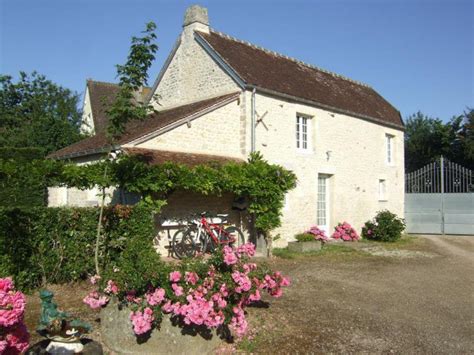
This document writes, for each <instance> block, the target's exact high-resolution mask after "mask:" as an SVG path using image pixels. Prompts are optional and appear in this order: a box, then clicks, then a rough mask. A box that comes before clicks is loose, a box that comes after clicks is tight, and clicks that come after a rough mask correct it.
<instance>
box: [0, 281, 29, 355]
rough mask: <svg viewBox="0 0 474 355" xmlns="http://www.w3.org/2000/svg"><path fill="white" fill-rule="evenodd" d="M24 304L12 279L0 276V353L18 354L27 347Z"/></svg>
mask: <svg viewBox="0 0 474 355" xmlns="http://www.w3.org/2000/svg"><path fill="white" fill-rule="evenodd" d="M25 305H26V301H25V295H24V294H23V293H21V292H20V291H16V290H15V285H14V284H13V281H12V279H11V278H9V277H7V278H0V354H20V353H21V352H23V351H25V350H26V349H27V348H28V342H29V334H28V331H27V330H26V326H25V324H24V322H23V316H24V313H25Z"/></svg>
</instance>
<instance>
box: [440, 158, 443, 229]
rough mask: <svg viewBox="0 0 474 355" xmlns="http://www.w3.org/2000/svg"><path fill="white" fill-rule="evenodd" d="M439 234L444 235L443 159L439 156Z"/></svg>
mask: <svg viewBox="0 0 474 355" xmlns="http://www.w3.org/2000/svg"><path fill="white" fill-rule="evenodd" d="M440 165H441V234H442V235H444V157H443V156H441V159H440Z"/></svg>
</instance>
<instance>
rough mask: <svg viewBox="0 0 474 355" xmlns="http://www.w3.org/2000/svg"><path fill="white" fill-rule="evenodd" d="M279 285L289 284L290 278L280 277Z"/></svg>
mask: <svg viewBox="0 0 474 355" xmlns="http://www.w3.org/2000/svg"><path fill="white" fill-rule="evenodd" d="M280 286H290V279H289V278H288V277H282V278H281V281H280Z"/></svg>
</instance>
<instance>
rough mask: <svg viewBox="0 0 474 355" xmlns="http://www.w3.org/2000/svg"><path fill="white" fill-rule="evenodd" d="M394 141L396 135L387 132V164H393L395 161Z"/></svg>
mask: <svg viewBox="0 0 474 355" xmlns="http://www.w3.org/2000/svg"><path fill="white" fill-rule="evenodd" d="M393 142H394V137H393V136H392V135H391V134H386V135H385V145H386V154H387V159H386V160H387V164H390V165H392V164H393V163H394V161H393V148H394V146H393Z"/></svg>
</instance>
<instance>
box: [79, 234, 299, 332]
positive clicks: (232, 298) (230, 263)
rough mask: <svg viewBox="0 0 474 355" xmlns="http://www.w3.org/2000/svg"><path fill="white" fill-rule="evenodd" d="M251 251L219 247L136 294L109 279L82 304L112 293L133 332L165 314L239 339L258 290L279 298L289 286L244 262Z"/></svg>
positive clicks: (278, 275) (247, 246) (94, 303)
mask: <svg viewBox="0 0 474 355" xmlns="http://www.w3.org/2000/svg"><path fill="white" fill-rule="evenodd" d="M253 255H255V246H254V245H253V244H251V243H248V244H244V245H241V246H239V247H238V248H232V247H230V246H225V247H223V248H222V249H220V250H218V251H217V252H216V253H215V254H214V255H213V257H212V258H210V259H208V260H203V259H199V260H195V261H193V262H191V263H190V262H183V263H181V264H179V265H174V267H173V269H171V270H169V271H170V272H168V273H167V274H166V275H165V276H164V277H163V278H162V279H159V280H150V286H149V288H148V290H147V291H146V292H145V293H143V294H142V295H140V294H137V293H136V292H135V291H126V290H120V287H119V286H120V285H117V284H116V283H115V282H114V281H113V280H109V281H107V283H106V284H104V286H105V287H104V288H103V291H102V292H101V293H100V294H99V293H98V292H95V293H94V292H93V293H92V294H90V295H88V296H87V297H86V298H85V299H84V302H86V303H87V304H89V305H90V306H91V307H93V308H97V307H101V305H103V304H105V303H106V302H107V301H108V298H109V296H110V295H112V294H114V295H116V296H117V297H118V298H119V299H120V301H121V302H125V303H127V304H128V305H129V306H130V308H131V309H132V310H133V311H132V312H131V313H130V320H131V322H132V324H131V326H132V329H133V331H134V333H135V334H136V335H143V334H145V333H147V332H149V331H150V330H152V329H153V328H154V327H155V326H156V325H157V322H158V321H159V320H160V319H161V318H162V314H169V315H170V316H171V317H176V318H178V319H180V320H182V321H183V322H184V324H186V325H190V326H205V327H207V328H209V329H216V328H219V327H222V326H228V327H229V328H230V329H231V330H232V331H233V332H234V334H235V335H236V337H241V336H243V335H244V334H245V333H246V331H247V327H248V324H247V320H246V317H245V307H246V306H247V305H249V304H250V303H252V302H257V301H259V300H260V299H261V293H262V291H267V292H268V293H269V294H270V295H271V296H273V297H280V296H281V295H282V288H283V287H286V286H289V284H290V281H289V280H288V279H287V278H286V277H283V276H282V275H281V273H279V272H272V271H270V270H266V269H264V268H263V267H259V266H257V264H255V263H251V262H249V258H250V257H251V256H253ZM151 285H159V286H158V287H156V286H151ZM121 291H122V292H121ZM104 302H105V303H104Z"/></svg>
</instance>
